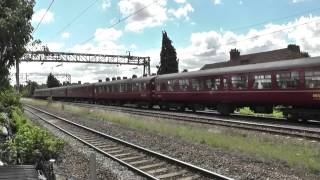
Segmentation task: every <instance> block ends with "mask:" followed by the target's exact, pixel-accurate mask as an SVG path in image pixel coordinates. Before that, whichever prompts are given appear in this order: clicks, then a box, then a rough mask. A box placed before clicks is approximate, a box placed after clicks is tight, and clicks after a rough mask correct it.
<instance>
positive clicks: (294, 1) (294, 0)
mask: <svg viewBox="0 0 320 180" xmlns="http://www.w3.org/2000/svg"><path fill="white" fill-rule="evenodd" d="M304 1H305V0H292V3H300V2H304Z"/></svg>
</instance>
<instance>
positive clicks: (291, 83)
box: [277, 71, 299, 89]
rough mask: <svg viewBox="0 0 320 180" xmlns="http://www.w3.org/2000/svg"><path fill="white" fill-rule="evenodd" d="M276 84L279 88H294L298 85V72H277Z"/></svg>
mask: <svg viewBox="0 0 320 180" xmlns="http://www.w3.org/2000/svg"><path fill="white" fill-rule="evenodd" d="M277 85H278V87H280V88H281V89H287V88H296V87H298V85H299V72H297V71H293V72H282V73H278V74H277Z"/></svg>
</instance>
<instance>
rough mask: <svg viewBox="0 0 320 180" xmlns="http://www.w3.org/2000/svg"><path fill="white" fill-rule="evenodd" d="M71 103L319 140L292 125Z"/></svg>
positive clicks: (318, 135)
mask: <svg viewBox="0 0 320 180" xmlns="http://www.w3.org/2000/svg"><path fill="white" fill-rule="evenodd" d="M70 104H71V105H76V106H80V107H87V108H88V107H89V108H98V109H104V110H108V109H109V110H110V109H111V110H116V111H119V112H123V113H129V114H135V115H142V116H149V117H150V116H151V117H158V118H166V119H172V120H178V121H184V122H193V123H200V124H208V125H220V126H225V127H233V128H240V129H246V130H254V131H261V132H266V133H273V134H280V135H290V136H295V137H301V138H307V139H312V140H318V141H319V140H320V130H319V131H315V130H309V129H305V128H294V127H285V126H284V125H281V126H279V125H273V124H266V123H257V122H245V121H240V120H228V119H222V118H216V117H200V116H189V115H183V114H179V115H178V114H172V113H168V112H163V111H156V110H151V111H150V110H148V111H147V110H139V109H134V108H128V107H126V108H117V107H110V106H102V105H92V104H84V103H70ZM250 118H251V117H250Z"/></svg>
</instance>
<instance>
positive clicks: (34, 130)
mask: <svg viewBox="0 0 320 180" xmlns="http://www.w3.org/2000/svg"><path fill="white" fill-rule="evenodd" d="M19 100H20V96H19V95H17V94H16V93H15V92H14V91H13V90H6V91H3V92H0V113H2V116H3V114H7V115H8V117H9V119H11V120H10V122H9V124H8V125H9V126H10V128H11V129H12V131H13V133H14V136H13V137H12V138H11V139H10V140H7V141H6V142H5V143H2V144H0V159H1V160H2V161H5V162H7V163H8V164H35V163H37V162H39V160H44V161H48V160H49V159H51V158H56V157H57V155H58V153H59V152H60V150H61V149H62V148H63V141H61V140H57V139H55V138H54V137H53V136H52V135H51V134H49V133H48V132H47V131H45V130H43V129H41V128H39V127H37V126H35V125H33V124H30V123H28V121H27V119H26V118H25V117H24V116H23V112H22V106H21V103H20V101H19ZM2 119H4V118H2Z"/></svg>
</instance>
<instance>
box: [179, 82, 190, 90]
mask: <svg viewBox="0 0 320 180" xmlns="http://www.w3.org/2000/svg"><path fill="white" fill-rule="evenodd" d="M188 87H189V80H187V79H180V80H179V89H180V91H187V90H188Z"/></svg>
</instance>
